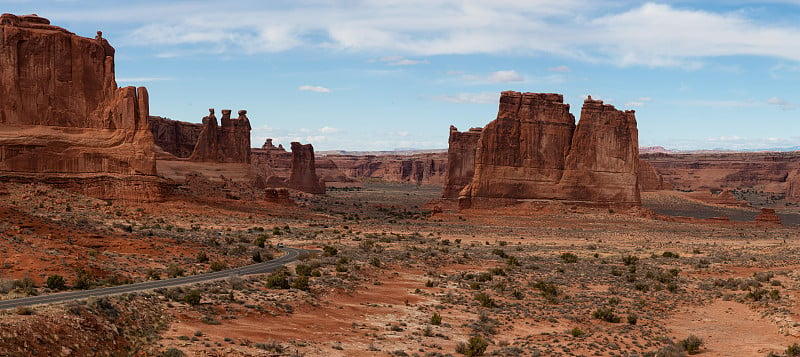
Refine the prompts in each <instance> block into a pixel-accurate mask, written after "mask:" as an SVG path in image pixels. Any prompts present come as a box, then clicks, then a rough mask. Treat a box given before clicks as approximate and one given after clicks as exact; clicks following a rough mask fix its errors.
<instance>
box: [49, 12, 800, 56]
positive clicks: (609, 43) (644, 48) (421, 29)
mask: <svg viewBox="0 0 800 357" xmlns="http://www.w3.org/2000/svg"><path fill="white" fill-rule="evenodd" d="M678 4H679V5H671V4H669V3H653V2H647V3H643V4H642V3H637V2H631V1H600V2H595V1H589V0H563V1H551V0H528V1H512V0H497V1H478V0H474V1H463V0H425V1H423V0H406V1H399V0H352V1H319V0H305V1H297V2H275V1H265V2H252V1H243V2H235V1H234V2H201V1H196V2H195V1H193V2H180V3H176V2H154V1H146V0H145V1H144V4H142V3H141V2H137V3H135V4H134V3H131V4H126V5H122V6H120V5H117V4H115V6H99V5H98V6H92V7H75V8H74V9H72V8H71V9H69V10H64V9H61V10H59V11H53V14H52V15H48V16H49V17H50V18H51V20H57V21H56V24H57V23H58V22H64V21H66V22H69V21H72V22H76V21H77V22H89V21H91V22H92V23H94V24H97V23H100V24H104V23H109V22H112V21H113V22H114V23H118V24H124V25H126V26H133V27H134V28H135V29H134V30H133V31H131V32H130V35H129V37H128V43H133V44H137V45H141V46H149V47H162V48H169V47H173V46H190V47H196V48H207V47H209V46H213V45H220V46H222V47H224V48H226V50H227V51H226V53H245V54H252V53H270V52H278V51H287V50H292V49H296V48H329V49H332V50H345V51H354V52H361V53H376V52H377V53H381V52H383V53H386V52H389V53H398V54H401V55H402V56H433V55H459V54H508V53H513V54H522V55H537V54H548V55H552V56H556V57H561V58H568V59H572V60H579V61H588V62H605V63H613V64H616V65H619V66H654V67H662V66H670V67H682V68H686V69H696V68H699V67H702V66H703V65H704V60H705V59H706V58H713V57H721V56H736V55H745V56H765V57H772V58H779V59H784V60H788V61H790V62H795V61H800V46H791V45H788V44H794V43H798V42H800V25H798V24H795V23H791V22H788V21H783V22H780V21H770V20H762V19H759V18H755V17H748V15H749V14H750V12H747V11H732V12H726V11H724V10H713V11H712V10H699V9H697V8H696V7H694V8H693V5H692V3H691V2H679V3H678ZM220 14H224V17H220V16H221V15H220ZM226 19H235V21H226ZM175 53H182V52H180V51H176V52H175ZM398 57H400V56H398ZM401 58H402V59H398V60H396V61H395V63H397V65H401V63H400V62H401V61H403V59H405V58H404V57H401ZM407 61H410V62H406V64H405V65H409V64H411V62H419V63H417V64H420V63H424V61H420V60H413V59H409V60H407ZM555 68H559V67H555Z"/></svg>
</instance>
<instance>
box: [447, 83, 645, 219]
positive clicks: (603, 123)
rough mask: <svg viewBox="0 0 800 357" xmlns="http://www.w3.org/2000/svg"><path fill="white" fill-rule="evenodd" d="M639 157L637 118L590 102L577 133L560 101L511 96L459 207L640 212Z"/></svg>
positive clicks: (489, 128)
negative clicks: (534, 203)
mask: <svg viewBox="0 0 800 357" xmlns="http://www.w3.org/2000/svg"><path fill="white" fill-rule="evenodd" d="M638 154H639V153H638V131H637V129H636V119H635V116H634V113H633V111H625V112H623V111H619V110H616V109H615V108H614V107H613V106H610V105H604V104H603V103H602V101H595V100H592V99H591V97H590V98H589V99H587V100H586V101H585V102H584V106H583V109H582V111H581V121H580V122H579V124H578V126H577V128H576V126H575V118H574V116H573V115H572V114H570V112H569V105H568V104H564V102H563V96H561V95H559V94H552V93H519V92H512V91H507V92H503V93H502V94H501V96H500V107H499V110H498V114H497V119H496V120H494V121H492V122H490V123H489V124H487V125H486V127H485V128H484V129H483V131H482V133H481V134H480V139H479V140H478V143H477V150H476V154H475V172H474V175H473V178H472V180H471V182H470V183H469V184H468V185H467V186H465V187H464V189H463V190H461V192H460V196H461V197H460V199H459V201H460V202H459V205H460V206H461V207H462V208H466V207H471V206H473V205H475V204H476V203H478V202H481V204H483V203H487V204H490V205H494V204H503V203H509V202H514V201H516V200H518V199H556V200H567V201H579V202H584V203H587V204H601V205H615V206H617V205H619V206H634V205H639V204H640V202H641V201H640V198H639V189H638V170H639V162H638V161H639V156H638ZM448 184H452V185H453V186H456V185H455V182H454V181H453V182H448ZM449 190H450V191H452V190H453V188H450V189H449Z"/></svg>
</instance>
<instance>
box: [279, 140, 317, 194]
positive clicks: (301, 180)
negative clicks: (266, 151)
mask: <svg viewBox="0 0 800 357" xmlns="http://www.w3.org/2000/svg"><path fill="white" fill-rule="evenodd" d="M286 185H287V186H288V187H289V188H292V189H295V190H298V191H303V192H308V193H316V194H322V193H325V183H324V182H323V181H322V180H320V178H319V177H318V176H317V172H316V167H315V165H314V147H313V146H312V145H311V144H305V145H303V144H300V143H298V142H292V168H291V174H290V175H289V179H288V180H287V181H286Z"/></svg>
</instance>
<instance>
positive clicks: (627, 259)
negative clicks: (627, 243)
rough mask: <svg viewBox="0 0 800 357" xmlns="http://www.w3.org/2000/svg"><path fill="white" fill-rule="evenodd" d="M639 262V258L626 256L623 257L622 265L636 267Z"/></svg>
mask: <svg viewBox="0 0 800 357" xmlns="http://www.w3.org/2000/svg"><path fill="white" fill-rule="evenodd" d="M638 261H639V257H637V256H635V255H625V256H623V257H622V263H623V264H625V265H634V264H636V262H638Z"/></svg>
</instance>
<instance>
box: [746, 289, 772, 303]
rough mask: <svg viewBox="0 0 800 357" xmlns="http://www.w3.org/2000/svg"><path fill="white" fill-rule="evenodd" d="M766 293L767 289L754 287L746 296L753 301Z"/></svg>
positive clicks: (758, 299)
mask: <svg viewBox="0 0 800 357" xmlns="http://www.w3.org/2000/svg"><path fill="white" fill-rule="evenodd" d="M767 294H768V292H767V289H762V288H755V289H753V290H750V291H748V292H747V297H749V298H751V299H753V301H761V299H763V298H764V297H765V296H766V295H767Z"/></svg>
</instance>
